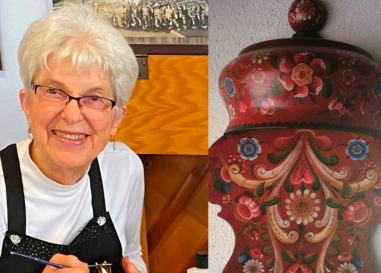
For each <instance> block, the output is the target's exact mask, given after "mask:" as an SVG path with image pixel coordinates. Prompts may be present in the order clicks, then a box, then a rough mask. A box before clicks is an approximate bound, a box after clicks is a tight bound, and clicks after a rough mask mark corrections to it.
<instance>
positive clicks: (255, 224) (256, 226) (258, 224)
mask: <svg viewBox="0 0 381 273" xmlns="http://www.w3.org/2000/svg"><path fill="white" fill-rule="evenodd" d="M251 226H252V227H253V228H259V227H260V226H261V223H258V222H252V223H251Z"/></svg>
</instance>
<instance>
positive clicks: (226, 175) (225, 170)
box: [220, 167, 232, 183]
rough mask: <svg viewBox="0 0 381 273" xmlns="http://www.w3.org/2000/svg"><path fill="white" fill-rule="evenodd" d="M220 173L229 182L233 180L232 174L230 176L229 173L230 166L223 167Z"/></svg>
mask: <svg viewBox="0 0 381 273" xmlns="http://www.w3.org/2000/svg"><path fill="white" fill-rule="evenodd" d="M220 175H221V178H222V180H223V181H224V182H226V183H228V182H230V181H232V180H231V178H230V176H229V173H228V168H226V167H222V168H221V172H220Z"/></svg>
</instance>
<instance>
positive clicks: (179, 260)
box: [140, 155, 208, 273]
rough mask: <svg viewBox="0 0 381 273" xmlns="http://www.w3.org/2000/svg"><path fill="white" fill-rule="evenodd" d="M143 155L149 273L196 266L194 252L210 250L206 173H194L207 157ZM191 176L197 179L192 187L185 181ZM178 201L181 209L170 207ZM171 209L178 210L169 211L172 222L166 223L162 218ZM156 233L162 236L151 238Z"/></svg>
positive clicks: (176, 270) (182, 270)
mask: <svg viewBox="0 0 381 273" xmlns="http://www.w3.org/2000/svg"><path fill="white" fill-rule="evenodd" d="M140 157H141V158H142V161H143V163H144V164H145V165H148V168H147V167H146V168H145V180H146V195H145V201H144V205H145V212H146V222H147V230H148V233H147V235H148V238H149V240H148V251H149V268H150V273H162V272H174V273H176V272H186V269H187V268H190V267H193V266H194V254H195V252H196V251H198V250H207V241H208V235H207V234H208V220H207V219H208V212H207V206H208V185H207V177H206V175H203V176H202V177H197V174H195V173H197V171H195V170H197V168H196V166H200V165H202V164H203V163H202V162H203V161H207V157H206V156H165V155H141V156H140ZM192 173H193V174H192ZM193 175H195V176H196V177H193ZM190 177H191V178H192V179H191V180H193V179H195V180H197V181H198V183H197V185H196V186H195V187H193V188H192V187H188V186H187V184H188V183H185V182H186V181H187V180H189V179H190ZM186 189H188V190H189V191H187V190H186ZM184 192H187V193H185V194H184ZM179 196H185V197H184V199H186V201H184V203H183V204H180V203H181V202H177V201H178V200H177V199H178V198H179ZM176 200H177V201H176ZM175 203H176V204H180V205H179V206H181V210H173V209H172V210H171V209H170V208H171V207H173V206H174V204H175ZM168 211H172V212H173V211H175V214H174V215H172V213H170V214H171V217H170V220H169V225H167V223H165V224H164V225H163V224H162V223H161V221H164V218H166V217H167V216H166V215H168ZM163 226H164V228H163ZM158 229H160V230H159V231H158ZM155 234H159V235H160V236H158V237H157V238H156V237H154V238H153V239H154V240H152V236H153V235H155ZM150 238H151V240H150ZM152 242H153V244H152Z"/></svg>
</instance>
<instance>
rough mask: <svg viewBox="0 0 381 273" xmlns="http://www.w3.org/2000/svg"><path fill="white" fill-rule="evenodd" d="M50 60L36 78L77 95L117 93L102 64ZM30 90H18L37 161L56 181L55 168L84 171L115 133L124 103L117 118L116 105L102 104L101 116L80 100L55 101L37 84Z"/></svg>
mask: <svg viewBox="0 0 381 273" xmlns="http://www.w3.org/2000/svg"><path fill="white" fill-rule="evenodd" d="M48 65H49V68H50V70H48V69H46V68H41V69H40V70H39V72H38V73H37V74H36V75H35V77H34V79H33V83H34V84H36V85H45V86H50V87H54V88H57V89H60V90H62V91H64V92H66V93H67V94H69V95H71V96H74V97H82V96H100V97H105V98H109V99H114V97H113V92H112V90H111V86H110V81H109V77H108V75H106V74H105V73H104V71H103V70H102V69H101V68H98V67H95V68H90V69H87V70H86V71H83V70H80V69H73V68H72V66H71V61H70V60H69V59H68V58H67V59H64V60H63V61H61V62H59V63H53V62H52V61H51V59H49V58H48ZM29 92H30V94H29V98H27V95H26V93H27V90H26V89H22V90H21V91H20V102H21V106H22V108H23V110H24V112H25V115H26V118H27V121H28V123H29V125H30V128H31V132H32V134H33V142H32V145H31V151H30V152H31V157H32V159H33V161H34V162H35V164H36V165H37V166H38V167H39V169H40V170H41V171H42V172H43V173H44V174H45V175H46V176H48V177H49V178H51V179H52V180H55V181H57V179H54V177H51V176H55V175H54V173H53V174H51V173H52V172H57V171H58V170H60V169H61V170H62V171H63V170H66V171H68V172H74V173H77V172H78V173H82V175H83V174H84V172H86V170H87V168H88V167H89V165H90V164H91V162H92V161H93V160H94V159H95V158H96V157H97V155H98V154H99V153H100V152H101V151H102V150H103V148H104V147H105V145H106V144H107V142H108V141H109V139H110V136H111V135H114V134H115V133H116V129H117V127H118V125H119V123H120V121H121V119H122V118H123V116H124V113H125V110H126V108H123V109H122V115H120V117H118V118H116V109H115V107H114V108H112V109H111V106H110V107H109V108H107V109H103V110H99V111H102V112H101V113H100V115H101V118H97V119H96V120H95V119H94V117H92V116H89V115H86V114H84V113H83V111H82V108H80V106H79V103H78V102H77V101H76V100H71V101H70V102H69V103H67V104H63V105H62V104H55V103H51V102H50V101H47V100H44V99H43V98H42V97H41V96H40V94H39V93H37V94H36V93H35V92H34V91H33V90H29ZM79 178H80V177H78V179H79ZM57 182H59V181H57ZM75 182H77V181H74V183H75ZM59 183H60V182H59Z"/></svg>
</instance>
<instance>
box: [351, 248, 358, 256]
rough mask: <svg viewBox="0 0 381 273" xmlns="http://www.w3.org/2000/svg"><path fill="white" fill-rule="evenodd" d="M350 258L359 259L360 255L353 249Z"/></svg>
mask: <svg viewBox="0 0 381 273" xmlns="http://www.w3.org/2000/svg"><path fill="white" fill-rule="evenodd" d="M352 256H353V258H358V257H360V254H359V253H358V251H357V247H355V248H354V249H353V251H352Z"/></svg>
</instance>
